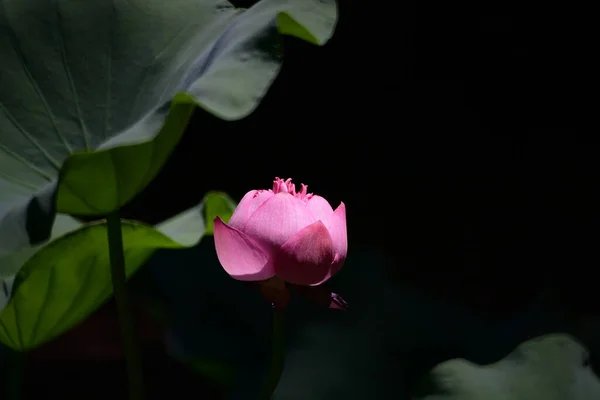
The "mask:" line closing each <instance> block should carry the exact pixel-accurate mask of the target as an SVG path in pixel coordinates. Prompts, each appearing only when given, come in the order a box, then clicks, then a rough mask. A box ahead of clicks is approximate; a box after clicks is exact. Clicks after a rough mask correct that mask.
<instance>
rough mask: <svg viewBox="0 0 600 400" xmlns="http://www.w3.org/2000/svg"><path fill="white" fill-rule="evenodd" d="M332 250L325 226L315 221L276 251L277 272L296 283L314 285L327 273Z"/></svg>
mask: <svg viewBox="0 0 600 400" xmlns="http://www.w3.org/2000/svg"><path fill="white" fill-rule="evenodd" d="M334 258H335V252H334V249H333V242H332V241H331V236H329V232H328V231H327V228H326V227H325V225H323V223H322V222H321V221H317V222H315V223H313V224H311V225H309V226H307V227H305V228H304V229H302V230H301V231H300V232H298V233H297V234H295V235H294V236H292V237H291V238H290V239H289V240H288V241H287V242H286V243H285V244H284V245H283V246H282V247H281V249H280V251H279V252H277V253H276V255H275V259H274V262H273V263H274V264H275V272H276V274H277V276H278V277H279V278H281V279H283V280H284V281H286V282H289V283H292V284H296V285H314V284H315V283H318V282H322V281H323V280H324V279H325V278H326V277H327V276H329V275H330V269H331V264H332V262H333V261H334Z"/></svg>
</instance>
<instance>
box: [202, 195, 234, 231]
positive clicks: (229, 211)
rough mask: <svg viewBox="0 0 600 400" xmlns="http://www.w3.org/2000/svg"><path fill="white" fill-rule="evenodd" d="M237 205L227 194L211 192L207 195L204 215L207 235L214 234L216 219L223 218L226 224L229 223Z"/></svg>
mask: <svg viewBox="0 0 600 400" xmlns="http://www.w3.org/2000/svg"><path fill="white" fill-rule="evenodd" d="M235 207H236V204H235V202H234V201H233V200H231V199H230V198H229V197H228V196H227V195H226V194H224V193H221V192H209V193H208V194H207V195H206V200H205V205H204V210H205V211H204V215H205V217H206V234H209V235H212V234H213V233H214V219H215V218H216V217H221V219H222V220H223V221H224V222H229V218H231V216H232V215H233V210H235Z"/></svg>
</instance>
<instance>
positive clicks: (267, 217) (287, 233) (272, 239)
mask: <svg viewBox="0 0 600 400" xmlns="http://www.w3.org/2000/svg"><path fill="white" fill-rule="evenodd" d="M315 221H316V220H315V217H313V215H312V214H311V213H310V211H308V210H307V209H306V207H305V206H304V203H303V202H302V201H301V200H298V199H297V198H295V197H294V196H292V195H290V194H289V193H277V194H275V195H274V196H272V197H271V198H270V199H268V200H267V201H265V202H264V203H263V204H262V206H260V207H259V208H258V209H257V210H256V211H255V212H254V214H252V216H251V217H250V219H249V220H248V222H246V224H245V225H244V227H243V231H244V232H245V233H246V234H248V236H251V237H252V238H254V239H255V240H256V241H258V242H259V243H261V244H263V245H265V246H267V247H268V248H270V249H273V250H277V249H279V247H281V246H282V245H283V244H284V243H285V242H286V241H287V240H288V239H289V238H290V237H291V236H292V235H294V234H296V233H297V232H298V231H300V230H301V229H302V228H304V227H306V226H308V225H310V224H312V223H313V222H315Z"/></svg>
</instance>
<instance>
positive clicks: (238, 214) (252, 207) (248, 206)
mask: <svg viewBox="0 0 600 400" xmlns="http://www.w3.org/2000/svg"><path fill="white" fill-rule="evenodd" d="M273 196H274V194H273V192H272V191H270V190H251V191H249V192H248V193H246V194H245V195H244V197H242V200H240V202H239V204H238V206H237V207H236V208H235V211H234V212H233V215H232V216H231V218H230V219H229V226H232V227H234V228H237V229H240V230H242V228H243V226H244V224H245V223H246V221H248V219H249V218H250V217H251V216H252V214H254V211H256V209H257V208H258V207H260V206H261V205H262V204H263V203H264V202H265V201H267V200H268V199H269V198H271V197H273Z"/></svg>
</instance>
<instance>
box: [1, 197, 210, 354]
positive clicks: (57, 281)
mask: <svg viewBox="0 0 600 400" xmlns="http://www.w3.org/2000/svg"><path fill="white" fill-rule="evenodd" d="M202 214H203V211H202V207H201V206H198V207H195V208H193V209H190V210H188V211H186V212H184V213H182V214H180V215H178V216H176V217H174V218H172V219H170V220H168V221H165V222H163V223H161V224H159V225H157V226H156V227H151V226H148V225H144V224H140V223H136V222H133V221H125V220H124V221H122V232H123V247H124V252H125V261H126V272H127V275H128V276H131V275H132V274H133V273H134V272H135V271H136V270H137V269H138V268H139V267H140V266H141V265H142V264H144V263H145V262H146V261H147V260H148V258H149V257H150V256H151V255H152V254H153V253H154V251H156V250H157V249H181V248H186V247H191V246H193V245H195V244H197V243H198V241H199V240H200V239H201V237H202V235H203V233H204V228H205V225H204V218H203V217H202ZM60 217H61V218H60V220H63V219H64V218H69V217H65V216H60ZM71 222H72V225H71V226H72V228H73V229H72V230H71V231H69V232H67V233H64V232H61V234H60V235H57V236H56V237H54V238H53V239H52V240H51V241H50V242H49V243H47V244H46V245H45V246H43V247H40V248H38V249H37V251H36V252H35V254H33V255H32V256H31V257H30V258H29V259H27V261H26V262H25V263H24V265H23V268H21V270H20V271H19V272H18V274H17V275H16V277H15V280H14V286H13V288H12V291H11V292H12V293H11V296H10V299H9V300H8V303H7V304H6V306H5V307H4V308H3V309H1V310H0V341H1V342H2V343H4V344H5V345H7V346H9V347H11V348H13V349H15V350H19V351H25V350H31V349H34V348H36V347H38V346H39V345H41V344H43V343H45V342H47V341H49V340H51V339H53V338H54V337H56V336H58V335H60V334H61V333H63V332H65V331H67V330H68V329H70V328H72V327H73V326H75V325H76V324H77V323H78V322H79V321H81V320H82V319H84V318H86V317H87V316H88V315H90V314H91V313H92V312H93V311H94V310H96V309H97V308H98V307H99V306H100V305H101V304H102V303H103V302H104V301H106V300H107V299H108V298H109V296H110V295H111V294H112V284H111V277H110V259H109V253H108V239H107V227H106V223H105V222H96V223H91V224H85V225H83V224H80V223H76V222H75V221H74V220H72V219H71Z"/></svg>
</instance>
